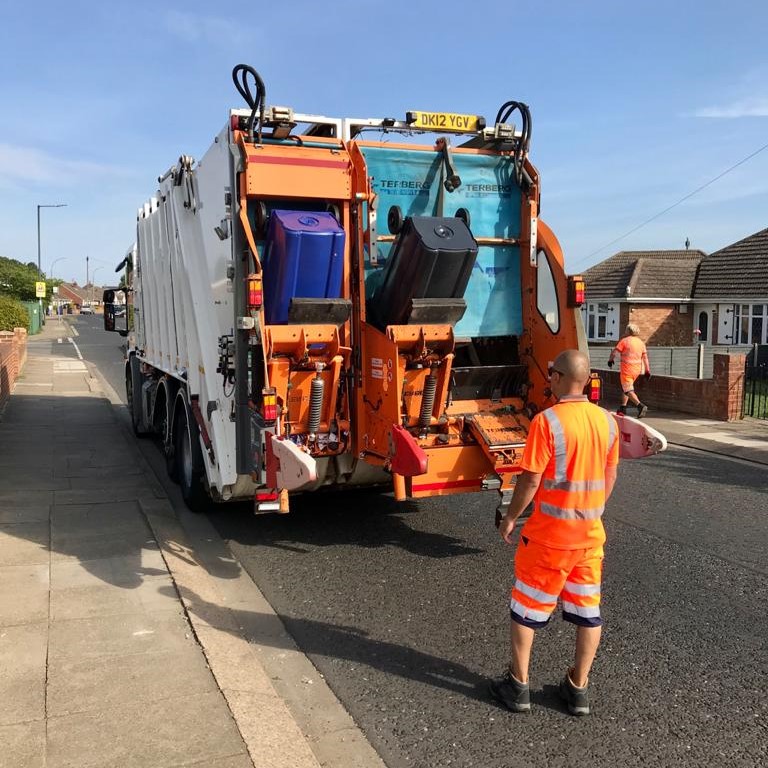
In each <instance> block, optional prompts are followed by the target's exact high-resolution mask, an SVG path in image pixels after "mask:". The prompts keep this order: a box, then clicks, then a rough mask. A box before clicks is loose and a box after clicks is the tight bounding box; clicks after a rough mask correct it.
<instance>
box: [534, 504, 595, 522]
mask: <svg viewBox="0 0 768 768" xmlns="http://www.w3.org/2000/svg"><path fill="white" fill-rule="evenodd" d="M539 509H541V511H542V512H543V513H544V514H545V515H549V516H550V517H557V518H560V520H597V519H598V518H600V517H602V516H603V512H604V511H605V505H602V506H600V507H595V508H594V509H575V508H568V507H557V506H555V505H554V504H547V503H546V502H544V501H542V502H541V504H540V505H539Z"/></svg>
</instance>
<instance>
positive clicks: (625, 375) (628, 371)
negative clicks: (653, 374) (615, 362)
mask: <svg viewBox="0 0 768 768" xmlns="http://www.w3.org/2000/svg"><path fill="white" fill-rule="evenodd" d="M642 372H643V370H642V367H640V366H636V367H633V368H622V369H621V370H620V371H619V384H621V391H622V392H623V393H624V394H625V395H628V394H629V393H630V392H634V391H635V380H636V379H637V377H638V376H639V375H640V374H641V373H642Z"/></svg>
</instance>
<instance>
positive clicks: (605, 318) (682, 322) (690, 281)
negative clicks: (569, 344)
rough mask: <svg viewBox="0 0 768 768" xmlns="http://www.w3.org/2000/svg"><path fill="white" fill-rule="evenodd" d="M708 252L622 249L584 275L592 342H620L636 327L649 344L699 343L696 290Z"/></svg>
mask: <svg viewBox="0 0 768 768" xmlns="http://www.w3.org/2000/svg"><path fill="white" fill-rule="evenodd" d="M704 259H705V254H704V252H703V251H698V250H675V251H621V252H619V253H616V254H614V255H613V256H611V257H610V258H608V259H606V260H605V261H602V262H600V263H599V264H596V265H595V266H593V267H591V268H590V269H588V270H586V272H584V279H585V281H586V302H585V303H584V305H583V306H582V313H583V317H584V327H585V329H586V331H587V339H588V341H589V342H590V344H593V345H594V344H597V345H599V344H600V343H601V342H605V343H606V344H608V343H615V342H617V341H618V340H619V339H620V338H621V336H622V334H623V331H624V328H625V327H626V325H627V323H629V322H632V323H635V324H636V325H637V326H639V328H640V335H641V337H642V338H643V339H644V340H645V342H646V344H648V345H649V346H685V345H690V344H692V343H693V341H694V337H695V334H694V330H695V327H694V315H695V312H694V298H693V291H694V285H695V281H696V274H697V270H698V268H699V264H701V262H702V261H703V260H704Z"/></svg>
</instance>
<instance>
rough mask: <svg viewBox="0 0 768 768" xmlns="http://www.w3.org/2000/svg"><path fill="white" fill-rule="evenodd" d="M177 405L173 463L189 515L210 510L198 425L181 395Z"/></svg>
mask: <svg viewBox="0 0 768 768" xmlns="http://www.w3.org/2000/svg"><path fill="white" fill-rule="evenodd" d="M177 402H178V410H177V413H176V420H175V421H176V423H175V427H174V434H175V438H176V440H175V451H174V454H175V455H174V463H175V471H176V473H177V476H178V481H179V487H180V489H181V496H182V498H183V499H184V503H185V504H186V505H187V507H189V509H190V510H191V511H192V512H205V511H206V510H207V509H209V508H210V505H211V500H210V497H209V496H208V493H207V491H206V489H205V483H204V481H203V472H204V469H203V452H202V451H201V450H200V437H199V433H198V429H197V424H196V423H195V419H194V416H193V415H192V413H191V412H190V410H189V406H188V405H187V401H186V398H185V397H183V396H182V397H180V398H179V399H178V401H177Z"/></svg>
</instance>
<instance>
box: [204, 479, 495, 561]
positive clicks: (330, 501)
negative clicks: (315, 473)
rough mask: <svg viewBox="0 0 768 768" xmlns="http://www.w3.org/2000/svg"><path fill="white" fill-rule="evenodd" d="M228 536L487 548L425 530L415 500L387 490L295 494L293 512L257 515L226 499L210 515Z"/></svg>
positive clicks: (429, 552)
mask: <svg viewBox="0 0 768 768" xmlns="http://www.w3.org/2000/svg"><path fill="white" fill-rule="evenodd" d="M210 520H211V523H212V524H213V525H214V526H215V527H216V529H217V530H218V532H219V533H220V534H221V535H222V536H223V537H224V538H225V539H230V540H232V541H235V542H237V543H238V544H241V545H244V546H253V545H258V546H262V547H274V548H277V549H284V550H287V551H290V552H296V553H303V552H308V551H310V549H314V548H316V547H331V546H343V545H349V546H356V547H362V548H364V549H365V548H370V549H374V548H375V549H378V548H382V547H397V548H400V549H403V550H405V551H406V552H410V553H411V554H414V555H418V556H420V557H430V558H448V557H459V556H466V555H474V554H479V553H482V551H483V550H482V549H478V548H476V547H472V546H469V545H468V544H467V543H466V541H464V540H462V539H459V538H456V537H454V536H449V535H447V534H442V533H434V532H432V531H425V530H420V529H419V528H418V515H417V507H416V505H414V504H412V503H410V502H396V501H395V500H394V499H393V498H392V496H391V495H388V494H386V493H384V492H382V491H379V490H375V489H369V490H349V491H322V492H317V493H313V494H307V495H305V496H296V497H295V498H292V499H291V512H290V514H288V515H279V514H269V515H259V516H256V517H254V516H253V514H252V506H251V505H243V504H236V505H222V506H221V507H219V508H218V509H217V510H216V511H215V512H214V513H212V514H211V515H210Z"/></svg>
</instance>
